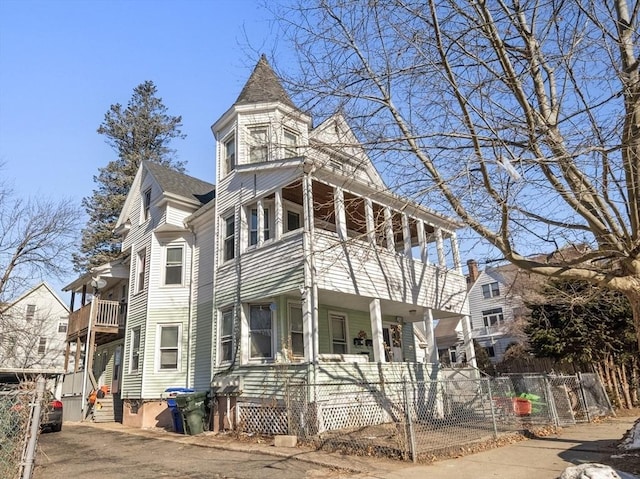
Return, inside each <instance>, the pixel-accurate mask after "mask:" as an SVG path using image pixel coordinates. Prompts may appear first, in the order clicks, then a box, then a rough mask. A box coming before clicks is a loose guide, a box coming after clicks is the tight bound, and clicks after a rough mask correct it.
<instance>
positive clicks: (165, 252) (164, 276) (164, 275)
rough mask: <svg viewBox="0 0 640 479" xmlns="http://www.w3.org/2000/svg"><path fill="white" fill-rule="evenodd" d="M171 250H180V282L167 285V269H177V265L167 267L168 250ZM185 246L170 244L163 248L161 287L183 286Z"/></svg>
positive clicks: (182, 244)
mask: <svg viewBox="0 0 640 479" xmlns="http://www.w3.org/2000/svg"><path fill="white" fill-rule="evenodd" d="M171 249H180V250H181V253H180V265H179V266H180V282H178V283H167V272H168V268H169V267H173V268H175V267H177V264H172V265H169V250H171ZM185 251H186V248H185V244H184V243H172V244H168V245H165V246H164V248H163V256H164V264H163V267H162V285H163V286H166V287H169V288H171V287H174V288H176V287H181V286H184V276H185V275H184V273H185V261H184V257H185Z"/></svg>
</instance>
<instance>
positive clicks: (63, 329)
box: [58, 321, 69, 334]
mask: <svg viewBox="0 0 640 479" xmlns="http://www.w3.org/2000/svg"><path fill="white" fill-rule="evenodd" d="M68 329H69V323H68V321H58V333H65V334H66V333H67V330H68Z"/></svg>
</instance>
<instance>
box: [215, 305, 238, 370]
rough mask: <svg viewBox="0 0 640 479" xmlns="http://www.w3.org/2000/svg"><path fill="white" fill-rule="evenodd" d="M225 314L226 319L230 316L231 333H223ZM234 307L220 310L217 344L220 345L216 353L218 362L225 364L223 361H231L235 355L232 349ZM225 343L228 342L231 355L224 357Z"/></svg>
mask: <svg viewBox="0 0 640 479" xmlns="http://www.w3.org/2000/svg"><path fill="white" fill-rule="evenodd" d="M225 316H226V317H227V319H229V318H230V320H231V334H224V324H225ZM235 334H236V332H235V308H233V307H232V308H227V309H223V310H221V311H220V326H219V338H220V341H219V345H220V351H219V353H218V357H219V361H218V364H225V363H230V362H231V361H233V357H234V355H235V351H234V344H235V339H236V338H235ZM225 343H230V348H231V349H230V351H231V357H230V358H228V359H227V358H225V357H224V347H223V345H224V344H225Z"/></svg>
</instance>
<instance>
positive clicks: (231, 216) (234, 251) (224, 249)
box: [222, 211, 236, 262]
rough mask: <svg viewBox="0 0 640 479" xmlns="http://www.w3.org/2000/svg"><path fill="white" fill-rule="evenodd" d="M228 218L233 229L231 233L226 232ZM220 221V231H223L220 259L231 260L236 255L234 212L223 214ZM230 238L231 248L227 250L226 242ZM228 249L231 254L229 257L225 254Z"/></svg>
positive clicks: (227, 229)
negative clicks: (221, 224)
mask: <svg viewBox="0 0 640 479" xmlns="http://www.w3.org/2000/svg"><path fill="white" fill-rule="evenodd" d="M230 220H231V221H232V222H233V231H232V233H231V234H229V233H228V231H229V221H230ZM222 223H223V229H222V231H224V237H223V238H222V261H223V262H225V261H231V260H233V259H235V257H236V213H235V211H234V212H232V213H230V214H227V215H225V216H223V217H222ZM230 240H231V241H232V242H233V247H232V248H231V250H228V249H227V242H229V241H230ZM228 251H231V256H229V257H228V256H227V252H228Z"/></svg>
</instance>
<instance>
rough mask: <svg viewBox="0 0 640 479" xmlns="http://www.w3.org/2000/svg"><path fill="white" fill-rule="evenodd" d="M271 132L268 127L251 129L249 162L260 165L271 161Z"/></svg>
mask: <svg viewBox="0 0 640 479" xmlns="http://www.w3.org/2000/svg"><path fill="white" fill-rule="evenodd" d="M268 139H269V130H268V128H267V127H266V126H259V127H254V128H249V162H250V163H260V162H263V161H267V160H268V159H269V141H268Z"/></svg>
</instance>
